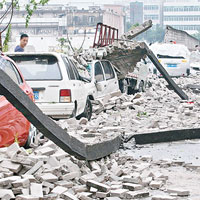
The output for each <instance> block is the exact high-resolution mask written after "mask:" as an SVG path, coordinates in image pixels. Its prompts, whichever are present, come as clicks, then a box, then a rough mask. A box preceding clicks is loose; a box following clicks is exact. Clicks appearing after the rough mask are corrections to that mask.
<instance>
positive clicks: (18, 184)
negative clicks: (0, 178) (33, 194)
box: [12, 178, 30, 188]
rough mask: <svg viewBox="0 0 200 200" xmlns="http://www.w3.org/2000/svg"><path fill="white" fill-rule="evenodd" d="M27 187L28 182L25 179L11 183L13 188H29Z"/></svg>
mask: <svg viewBox="0 0 200 200" xmlns="http://www.w3.org/2000/svg"><path fill="white" fill-rule="evenodd" d="M29 185H30V181H29V179H27V178H24V179H19V180H16V181H15V182H13V183H12V186H13V187H15V188H18V187H23V188H27V187H29Z"/></svg>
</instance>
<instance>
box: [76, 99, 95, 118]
mask: <svg viewBox="0 0 200 200" xmlns="http://www.w3.org/2000/svg"><path fill="white" fill-rule="evenodd" d="M82 117H85V118H87V119H88V121H90V119H91V117H92V103H91V101H90V100H89V99H88V100H87V102H86V105H85V109H84V112H83V113H82V114H81V115H79V116H78V117H77V119H78V120H79V119H81V118H82Z"/></svg>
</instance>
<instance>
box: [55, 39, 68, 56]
mask: <svg viewBox="0 0 200 200" xmlns="http://www.w3.org/2000/svg"><path fill="white" fill-rule="evenodd" d="M57 41H58V43H59V46H60V51H61V53H64V49H65V48H67V49H68V50H69V49H70V47H69V45H68V44H69V41H68V40H67V39H65V38H59V39H58V40H57Z"/></svg>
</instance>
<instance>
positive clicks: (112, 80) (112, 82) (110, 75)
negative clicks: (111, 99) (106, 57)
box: [101, 61, 119, 95]
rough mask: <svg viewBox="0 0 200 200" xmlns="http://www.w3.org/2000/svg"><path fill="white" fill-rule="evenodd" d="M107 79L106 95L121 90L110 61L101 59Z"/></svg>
mask: <svg viewBox="0 0 200 200" xmlns="http://www.w3.org/2000/svg"><path fill="white" fill-rule="evenodd" d="M101 63H102V66H103V71H104V73H105V79H106V89H105V91H104V92H105V95H113V94H115V93H116V92H118V91H119V84H118V79H117V76H116V73H115V71H114V69H113V67H112V65H111V63H110V62H109V61H101Z"/></svg>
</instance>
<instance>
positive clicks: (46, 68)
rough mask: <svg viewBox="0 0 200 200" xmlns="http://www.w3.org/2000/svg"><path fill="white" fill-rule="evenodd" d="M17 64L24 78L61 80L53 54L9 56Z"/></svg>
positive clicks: (31, 79) (29, 79)
mask: <svg viewBox="0 0 200 200" xmlns="http://www.w3.org/2000/svg"><path fill="white" fill-rule="evenodd" d="M11 58H12V59H13V60H14V61H15V62H16V63H17V64H18V66H19V68H20V70H21V72H22V74H23V76H24V78H25V80H28V81H37V80H41V81H45V80H61V79H62V76H61V72H60V68H59V65H58V60H57V58H56V57H55V56H53V55H20V56H11Z"/></svg>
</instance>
